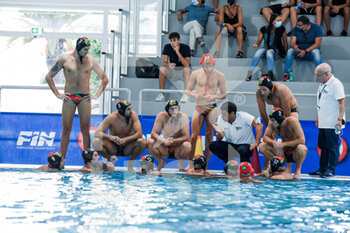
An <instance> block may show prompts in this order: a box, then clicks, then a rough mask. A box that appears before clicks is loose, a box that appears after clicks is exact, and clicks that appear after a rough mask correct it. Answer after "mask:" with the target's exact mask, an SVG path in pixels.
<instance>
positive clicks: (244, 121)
mask: <svg viewBox="0 0 350 233" xmlns="http://www.w3.org/2000/svg"><path fill="white" fill-rule="evenodd" d="M253 120H254V116H252V115H250V114H249V113H246V112H236V120H235V121H234V122H232V124H230V123H229V122H226V121H224V120H223V119H222V117H221V115H220V116H219V117H218V121H217V122H218V124H219V126H220V128H221V129H222V130H223V131H224V133H225V138H226V141H227V142H231V143H233V144H253V143H254V142H255V139H254V134H253V130H252V123H253Z"/></svg>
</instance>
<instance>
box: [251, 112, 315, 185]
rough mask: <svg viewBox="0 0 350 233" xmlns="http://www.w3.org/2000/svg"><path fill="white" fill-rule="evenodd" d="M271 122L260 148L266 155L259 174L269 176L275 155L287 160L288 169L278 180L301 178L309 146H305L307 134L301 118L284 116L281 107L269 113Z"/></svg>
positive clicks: (275, 176)
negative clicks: (275, 135)
mask: <svg viewBox="0 0 350 233" xmlns="http://www.w3.org/2000/svg"><path fill="white" fill-rule="evenodd" d="M269 117H270V120H269V124H268V126H267V128H266V130H265V134H264V137H263V143H261V144H260V146H259V150H260V152H261V153H262V154H263V155H264V156H265V167H264V169H263V171H262V173H260V174H257V175H259V176H268V172H267V169H268V162H269V161H270V160H271V159H272V158H273V157H274V156H281V157H283V158H284V159H285V161H287V164H288V165H287V169H286V170H285V171H284V172H282V173H281V174H279V175H274V178H275V179H278V180H291V179H293V178H294V179H300V177H301V165H302V164H303V162H304V159H305V157H306V154H307V152H308V148H307V147H306V146H305V136H304V132H303V129H302V128H301V125H300V123H299V120H298V119H297V118H295V117H292V116H289V117H285V116H284V111H283V110H282V109H281V108H274V109H272V111H271V112H270V114H269ZM274 131H276V132H277V133H278V135H279V136H280V137H281V139H282V141H277V140H275V137H273V132H274ZM292 163H296V164H297V165H296V167H295V172H294V177H293V176H292Z"/></svg>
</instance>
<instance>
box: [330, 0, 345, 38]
mask: <svg viewBox="0 0 350 233" xmlns="http://www.w3.org/2000/svg"><path fill="white" fill-rule="evenodd" d="M349 5H350V0H328V4H327V5H326V6H325V8H324V22H325V24H326V28H327V33H326V34H327V36H333V33H332V30H331V25H330V16H332V17H334V16H336V15H342V16H343V17H344V28H343V31H342V32H341V34H340V36H347V35H348V32H347V31H348V25H349V16H350V9H349Z"/></svg>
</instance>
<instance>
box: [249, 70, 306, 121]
mask: <svg viewBox="0 0 350 233" xmlns="http://www.w3.org/2000/svg"><path fill="white" fill-rule="evenodd" d="M256 102H257V103H258V107H259V112H260V116H261V118H262V120H263V122H264V124H265V126H267V124H268V121H269V119H268V116H267V113H266V104H269V105H273V107H275V108H276V107H277V108H281V109H283V111H284V114H285V116H287V117H288V116H294V117H296V118H299V114H298V102H297V100H296V99H295V97H294V96H293V94H292V92H291V91H290V90H289V88H288V87H287V86H286V85H284V84H281V83H273V82H272V81H271V77H269V75H268V74H264V75H262V76H261V78H260V79H259V84H258V88H257V90H256Z"/></svg>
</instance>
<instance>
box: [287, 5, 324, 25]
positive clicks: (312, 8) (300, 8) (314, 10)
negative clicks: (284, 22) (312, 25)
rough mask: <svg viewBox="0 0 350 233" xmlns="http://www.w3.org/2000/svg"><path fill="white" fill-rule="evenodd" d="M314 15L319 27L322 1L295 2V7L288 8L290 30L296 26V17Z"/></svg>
mask: <svg viewBox="0 0 350 233" xmlns="http://www.w3.org/2000/svg"><path fill="white" fill-rule="evenodd" d="M298 14H301V15H316V23H317V24H318V25H321V20H322V0H297V4H296V6H295V7H294V6H292V7H291V8H290V22H291V24H292V28H294V27H295V25H296V24H297V15H298Z"/></svg>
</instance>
